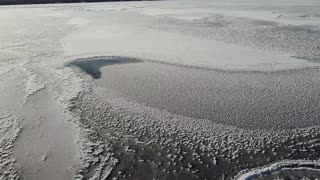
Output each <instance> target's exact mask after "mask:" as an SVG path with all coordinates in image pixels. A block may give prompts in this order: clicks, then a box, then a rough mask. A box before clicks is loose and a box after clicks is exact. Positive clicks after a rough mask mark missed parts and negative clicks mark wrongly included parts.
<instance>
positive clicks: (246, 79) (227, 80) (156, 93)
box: [70, 57, 320, 129]
mask: <svg viewBox="0 0 320 180" xmlns="http://www.w3.org/2000/svg"><path fill="white" fill-rule="evenodd" d="M138 62H141V63H138ZM70 65H74V66H77V67H79V68H81V69H82V70H83V71H85V72H86V73H88V74H89V75H91V76H92V77H93V78H94V79H96V83H97V84H98V85H99V86H102V87H105V88H108V89H111V90H113V91H115V92H117V93H119V94H120V95H122V96H123V97H125V98H127V99H129V100H132V101H136V102H138V103H141V104H144V105H146V106H150V107H155V108H158V109H163V110H166V111H168V112H170V113H173V114H178V115H183V116H188V117H193V118H197V119H210V120H212V121H213V122H216V123H221V124H224V125H231V126H236V127H240V128H245V129H269V128H273V129H295V128H305V127H310V126H316V125H320V122H319V119H320V91H319V89H320V79H319V75H320V72H319V70H316V69H306V70H299V71H290V72H280V73H279V72H277V73H261V74H260V73H250V72H248V73H232V72H221V71H207V70H202V69H197V68H190V67H188V68H186V67H180V66H177V65H175V66H173V65H169V64H161V63H154V62H149V61H145V62H144V61H142V60H139V59H134V58H124V57H93V58H87V59H82V60H78V61H75V62H72V63H70ZM111 65H112V66H111Z"/></svg>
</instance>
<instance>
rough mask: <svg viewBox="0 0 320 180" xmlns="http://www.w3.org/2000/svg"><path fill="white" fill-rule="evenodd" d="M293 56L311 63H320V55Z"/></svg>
mask: <svg viewBox="0 0 320 180" xmlns="http://www.w3.org/2000/svg"><path fill="white" fill-rule="evenodd" d="M293 57H294V58H297V59H302V60H306V61H308V62H311V63H320V57H307V56H293Z"/></svg>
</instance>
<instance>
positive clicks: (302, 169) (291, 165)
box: [237, 161, 320, 180]
mask: <svg viewBox="0 0 320 180" xmlns="http://www.w3.org/2000/svg"><path fill="white" fill-rule="evenodd" d="M317 177H320V162H319V161H283V162H277V163H274V164H272V165H270V166H268V167H265V168H262V169H256V170H253V171H250V172H247V173H245V174H242V175H241V176H239V177H238V178H237V179H238V180H256V179H279V178H280V179H286V178H289V179H303V178H317Z"/></svg>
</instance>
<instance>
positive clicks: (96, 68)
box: [67, 56, 142, 79]
mask: <svg viewBox="0 0 320 180" xmlns="http://www.w3.org/2000/svg"><path fill="white" fill-rule="evenodd" d="M138 62H142V61H141V60H138V59H135V58H126V57H117V56H110V57H106V56H103V57H98V56H97V57H90V58H84V59H78V60H75V61H72V62H71V63H69V64H67V66H77V67H79V68H80V69H81V70H83V71H84V72H86V73H87V74H89V75H90V76H91V77H92V78H93V79H99V78H101V71H100V68H101V67H103V66H108V65H115V64H128V63H138Z"/></svg>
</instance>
